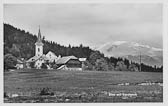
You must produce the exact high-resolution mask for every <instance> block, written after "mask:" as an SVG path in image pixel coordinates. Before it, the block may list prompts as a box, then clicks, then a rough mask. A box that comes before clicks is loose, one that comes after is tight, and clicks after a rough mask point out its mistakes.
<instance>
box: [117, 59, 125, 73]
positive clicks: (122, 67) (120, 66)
mask: <svg viewBox="0 0 168 106" xmlns="http://www.w3.org/2000/svg"><path fill="white" fill-rule="evenodd" d="M116 70H118V71H127V66H126V65H125V64H124V62H123V61H118V62H117V66H116Z"/></svg>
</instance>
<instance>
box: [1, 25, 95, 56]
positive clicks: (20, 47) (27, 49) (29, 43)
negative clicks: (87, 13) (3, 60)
mask: <svg viewBox="0 0 168 106" xmlns="http://www.w3.org/2000/svg"><path fill="white" fill-rule="evenodd" d="M36 40H37V36H36V35H33V34H31V33H29V32H25V31H24V30H21V29H18V28H15V27H13V26H11V25H9V24H4V53H5V54H7V53H11V54H13V55H14V56H15V57H22V58H25V59H29V58H30V57H32V56H34V54H35V45H34V44H35V42H36ZM43 43H44V54H46V53H47V52H48V51H52V52H54V53H55V54H56V55H57V56H58V55H61V56H66V55H74V56H76V57H86V58H89V56H90V54H91V52H94V51H93V50H91V49H90V48H89V47H84V46H83V45H82V44H81V45H79V46H78V47H71V45H69V46H68V47H65V46H63V45H60V44H57V43H55V42H52V41H47V40H45V39H44V36H43Z"/></svg>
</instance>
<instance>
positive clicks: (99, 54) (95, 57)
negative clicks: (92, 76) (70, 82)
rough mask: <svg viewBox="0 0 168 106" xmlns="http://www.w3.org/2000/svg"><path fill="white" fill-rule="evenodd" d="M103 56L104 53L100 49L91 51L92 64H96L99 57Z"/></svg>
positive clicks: (90, 59)
mask: <svg viewBox="0 0 168 106" xmlns="http://www.w3.org/2000/svg"><path fill="white" fill-rule="evenodd" d="M101 57H103V55H102V54H101V53H100V52H99V51H95V52H92V53H91V55H90V57H89V61H90V63H91V64H92V65H95V63H96V61H97V59H100V58H101Z"/></svg>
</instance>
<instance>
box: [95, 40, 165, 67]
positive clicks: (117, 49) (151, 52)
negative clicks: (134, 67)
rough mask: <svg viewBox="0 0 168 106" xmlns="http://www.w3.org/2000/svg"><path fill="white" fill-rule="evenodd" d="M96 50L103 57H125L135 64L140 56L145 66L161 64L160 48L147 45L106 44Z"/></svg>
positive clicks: (123, 42)
mask: <svg viewBox="0 0 168 106" xmlns="http://www.w3.org/2000/svg"><path fill="white" fill-rule="evenodd" d="M97 50H99V51H101V52H102V53H104V54H105V56H114V57H125V58H127V59H129V60H131V61H135V62H139V60H140V54H141V60H142V62H143V63H145V64H148V65H157V66H160V65H162V64H163V62H162V61H163V55H162V53H163V51H162V49H161V48H155V47H151V46H149V45H143V44H139V43H136V42H129V41H113V42H108V43H105V44H103V45H101V46H99V47H97Z"/></svg>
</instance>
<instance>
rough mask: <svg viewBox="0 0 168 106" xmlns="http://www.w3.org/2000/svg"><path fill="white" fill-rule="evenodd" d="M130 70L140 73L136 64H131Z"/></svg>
mask: <svg viewBox="0 0 168 106" xmlns="http://www.w3.org/2000/svg"><path fill="white" fill-rule="evenodd" d="M129 70H130V71H138V67H137V66H136V65H135V64H130V65H129Z"/></svg>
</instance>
